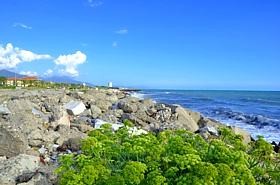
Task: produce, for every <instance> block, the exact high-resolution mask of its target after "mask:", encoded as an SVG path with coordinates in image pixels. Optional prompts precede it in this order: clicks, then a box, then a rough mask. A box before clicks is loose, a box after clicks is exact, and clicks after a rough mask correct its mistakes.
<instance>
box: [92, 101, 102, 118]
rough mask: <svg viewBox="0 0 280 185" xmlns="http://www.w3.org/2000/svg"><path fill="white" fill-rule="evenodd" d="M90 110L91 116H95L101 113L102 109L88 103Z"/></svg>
mask: <svg viewBox="0 0 280 185" xmlns="http://www.w3.org/2000/svg"><path fill="white" fill-rule="evenodd" d="M90 110H91V115H92V117H93V118H97V117H98V116H99V115H100V114H101V113H102V110H101V109H100V108H99V107H98V106H96V105H94V104H91V105H90Z"/></svg>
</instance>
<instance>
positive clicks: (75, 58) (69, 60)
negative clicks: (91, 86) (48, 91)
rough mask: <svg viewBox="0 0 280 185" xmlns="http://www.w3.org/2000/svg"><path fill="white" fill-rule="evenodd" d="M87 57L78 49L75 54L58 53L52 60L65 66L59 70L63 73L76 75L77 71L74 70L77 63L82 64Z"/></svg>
mask: <svg viewBox="0 0 280 185" xmlns="http://www.w3.org/2000/svg"><path fill="white" fill-rule="evenodd" d="M86 59H87V56H86V55H85V54H83V53H82V52H80V51H77V52H76V53H75V54H69V55H60V56H59V57H58V58H57V59H55V60H54V63H55V64H56V65H62V66H65V70H60V73H61V74H63V75H70V76H78V75H79V72H78V71H77V70H76V69H77V67H78V65H80V64H83V63H84V62H85V61H86Z"/></svg>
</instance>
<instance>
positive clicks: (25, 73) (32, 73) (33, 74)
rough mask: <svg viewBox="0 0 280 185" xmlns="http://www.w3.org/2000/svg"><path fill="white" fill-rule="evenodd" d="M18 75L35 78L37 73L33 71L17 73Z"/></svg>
mask: <svg viewBox="0 0 280 185" xmlns="http://www.w3.org/2000/svg"><path fill="white" fill-rule="evenodd" d="M19 74H21V75H28V76H37V75H38V73H37V72H35V71H21V72H19Z"/></svg>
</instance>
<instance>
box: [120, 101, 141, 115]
mask: <svg viewBox="0 0 280 185" xmlns="http://www.w3.org/2000/svg"><path fill="white" fill-rule="evenodd" d="M118 107H119V108H120V109H122V110H123V111H124V112H125V113H133V112H136V111H137V109H138V107H137V105H136V103H133V102H127V101H124V100H121V101H119V103H118Z"/></svg>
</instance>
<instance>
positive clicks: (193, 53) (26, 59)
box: [0, 0, 280, 90]
mask: <svg viewBox="0 0 280 185" xmlns="http://www.w3.org/2000/svg"><path fill="white" fill-rule="evenodd" d="M0 6H1V11H0V68H1V69H4V68H5V69H8V70H11V71H16V72H18V73H21V74H30V75H32V74H35V75H36V76H39V77H42V76H49V77H50V78H51V77H52V76H55V75H67V76H71V77H73V78H74V79H76V80H79V81H82V82H83V81H86V82H90V83H92V84H95V85H107V83H108V82H110V81H111V82H113V85H114V86H122V87H134V88H160V89H226V90H227V89H228V90H280V11H279V10H280V1H279V0H246V1H244V0H211V1H209V0H141V1H132V0H100V1H99V0H59V1H54V0H24V1H22V0H9V1H2V2H1V3H0Z"/></svg>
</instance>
